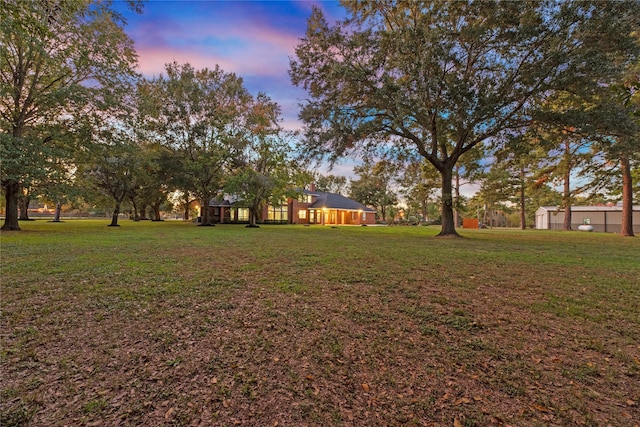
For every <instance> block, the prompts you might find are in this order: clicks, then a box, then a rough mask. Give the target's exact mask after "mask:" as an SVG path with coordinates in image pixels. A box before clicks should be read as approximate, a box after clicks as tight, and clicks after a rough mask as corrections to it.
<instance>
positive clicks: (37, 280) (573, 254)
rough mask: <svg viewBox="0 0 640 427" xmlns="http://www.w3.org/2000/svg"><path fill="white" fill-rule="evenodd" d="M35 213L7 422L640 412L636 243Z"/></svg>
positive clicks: (3, 384)
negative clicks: (113, 223) (49, 218)
mask: <svg viewBox="0 0 640 427" xmlns="http://www.w3.org/2000/svg"><path fill="white" fill-rule="evenodd" d="M121 224H122V226H121V227H118V228H110V227H107V226H106V225H107V222H105V221H80V220H78V221H68V222H65V223H61V224H55V223H49V222H45V221H36V222H31V223H27V224H21V226H22V228H23V229H24V230H25V231H22V232H8V233H3V235H2V240H1V256H2V258H1V267H2V270H1V274H2V285H1V286H2V287H1V294H0V296H1V304H2V305H1V308H2V325H1V328H0V330H1V333H2V337H1V339H2V342H1V352H2V353H1V355H2V358H1V371H0V425H3V426H17V425H29V426H65V425H68V426H80V425H84V426H98V425H101V426H116V425H120V426H133V425H144V426H161V425H165V426H192V425H193V426H198V425H203V426H207V425H215V426H230V425H242V426H305V425H308V426H386V425H390V426H395V425H418V426H421V425H425V426H456V427H457V426H474V425H477V426H487V425H505V426H506V425H512V426H521V425H531V426H562V425H589V426H590V425H599V426H607V425H611V426H637V425H640V239H638V238H622V237H620V236H617V235H613V234H604V233H578V232H571V233H566V232H550V231H549V232H542V231H532V230H527V231H514V230H510V231H509V230H507V231H499V230H460V232H461V234H462V235H463V236H465V238H464V239H437V238H435V237H433V236H434V235H435V234H436V233H437V232H438V229H437V228H429V227H343V228H331V227H320V226H316V227H302V226H263V227H261V228H259V229H246V228H244V227H243V226H232V225H222V226H216V227H196V226H194V225H193V224H190V223H182V222H173V221H170V222H164V223H151V222H140V223H134V222H131V221H123V222H122V223H121Z"/></svg>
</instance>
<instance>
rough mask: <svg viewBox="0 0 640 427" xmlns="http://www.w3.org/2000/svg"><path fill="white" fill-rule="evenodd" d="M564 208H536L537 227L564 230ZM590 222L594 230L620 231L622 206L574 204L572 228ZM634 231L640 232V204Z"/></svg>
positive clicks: (635, 207)
mask: <svg viewBox="0 0 640 427" xmlns="http://www.w3.org/2000/svg"><path fill="white" fill-rule="evenodd" d="M563 224H564V209H560V208H559V207H557V206H541V207H539V208H538V210H536V228H537V229H539V230H562V229H563ZM582 224H589V225H591V226H592V227H593V231H603V232H609V233H619V232H620V226H621V224H622V206H572V207H571V228H572V229H573V230H577V229H578V226H580V225H582ZM633 232H634V233H640V206H634V207H633Z"/></svg>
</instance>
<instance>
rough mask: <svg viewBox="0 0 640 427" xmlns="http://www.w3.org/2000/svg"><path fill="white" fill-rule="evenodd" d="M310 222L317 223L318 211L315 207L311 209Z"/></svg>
mask: <svg viewBox="0 0 640 427" xmlns="http://www.w3.org/2000/svg"><path fill="white" fill-rule="evenodd" d="M309 222H310V223H311V224H315V222H316V211H314V210H313V209H312V210H310V211H309Z"/></svg>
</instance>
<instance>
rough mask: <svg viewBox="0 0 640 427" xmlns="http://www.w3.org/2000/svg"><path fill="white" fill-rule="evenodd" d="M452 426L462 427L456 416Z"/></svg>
mask: <svg viewBox="0 0 640 427" xmlns="http://www.w3.org/2000/svg"><path fill="white" fill-rule="evenodd" d="M453 427H462V423H461V422H460V420H459V419H458V418H454V419H453Z"/></svg>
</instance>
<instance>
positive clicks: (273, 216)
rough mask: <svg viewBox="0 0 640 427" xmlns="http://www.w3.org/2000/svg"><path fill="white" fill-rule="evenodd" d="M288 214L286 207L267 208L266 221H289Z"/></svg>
mask: <svg viewBox="0 0 640 427" xmlns="http://www.w3.org/2000/svg"><path fill="white" fill-rule="evenodd" d="M288 213H289V207H288V206H287V205H282V206H269V212H268V214H267V220H268V221H287V220H288V219H289V215H288Z"/></svg>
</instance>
